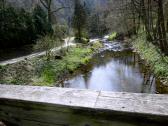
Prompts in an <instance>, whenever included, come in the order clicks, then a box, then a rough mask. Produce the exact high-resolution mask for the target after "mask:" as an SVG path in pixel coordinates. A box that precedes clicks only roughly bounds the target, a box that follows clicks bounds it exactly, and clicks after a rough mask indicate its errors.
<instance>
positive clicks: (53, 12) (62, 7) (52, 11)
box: [51, 7, 70, 13]
mask: <svg viewBox="0 0 168 126" xmlns="http://www.w3.org/2000/svg"><path fill="white" fill-rule="evenodd" d="M65 8H70V7H60V8H58V9H56V10H54V11H52V12H51V13H55V12H58V11H60V10H62V9H65Z"/></svg>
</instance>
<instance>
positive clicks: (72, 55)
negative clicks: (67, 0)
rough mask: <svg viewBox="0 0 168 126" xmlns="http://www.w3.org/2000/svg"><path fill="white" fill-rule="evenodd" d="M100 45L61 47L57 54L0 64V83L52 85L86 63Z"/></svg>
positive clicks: (98, 43)
mask: <svg viewBox="0 0 168 126" xmlns="http://www.w3.org/2000/svg"><path fill="white" fill-rule="evenodd" d="M101 47H102V44H101V43H100V42H96V43H94V44H90V45H89V44H88V45H82V44H80V45H78V46H77V47H71V48H69V49H68V51H67V49H62V50H61V51H60V52H59V57H56V56H57V55H58V53H57V55H52V58H51V59H50V61H47V60H46V57H45V56H43V57H40V58H34V59H30V60H25V61H21V62H18V63H15V64H10V65H6V66H0V83H4V84H18V85H34V86H36V85H38V86H54V85H56V84H57V83H59V82H60V81H63V80H64V79H65V78H66V77H67V76H69V75H70V74H72V73H73V72H74V71H75V70H76V69H77V68H79V67H81V66H82V65H84V64H86V63H87V62H88V61H89V60H90V59H91V58H92V55H93V54H94V53H95V52H96V51H97V50H98V49H99V48H101Z"/></svg>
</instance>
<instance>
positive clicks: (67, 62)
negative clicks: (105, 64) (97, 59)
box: [33, 47, 92, 86]
mask: <svg viewBox="0 0 168 126" xmlns="http://www.w3.org/2000/svg"><path fill="white" fill-rule="evenodd" d="M91 54H92V50H91V49H89V48H80V47H78V48H75V47H74V48H71V49H70V50H69V52H67V53H66V55H65V56H64V57H63V58H62V59H61V60H52V61H50V62H44V64H43V65H42V67H41V68H40V69H41V70H40V73H39V77H38V78H37V77H36V78H34V82H33V85H41V86H42V85H47V86H53V84H54V83H56V82H57V81H58V80H61V78H64V77H65V76H67V75H68V74H69V73H71V72H73V71H74V70H76V69H77V68H78V67H80V66H81V65H83V64H86V63H87V62H88V61H89V60H90V59H91Z"/></svg>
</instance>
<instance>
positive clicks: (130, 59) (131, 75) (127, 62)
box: [64, 51, 155, 93]
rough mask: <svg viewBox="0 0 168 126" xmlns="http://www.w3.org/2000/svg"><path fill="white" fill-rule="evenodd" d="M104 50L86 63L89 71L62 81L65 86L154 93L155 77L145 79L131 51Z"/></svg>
mask: <svg viewBox="0 0 168 126" xmlns="http://www.w3.org/2000/svg"><path fill="white" fill-rule="evenodd" d="M114 54H116V53H113V52H109V51H105V52H102V53H101V54H97V55H96V56H95V57H94V58H93V61H92V62H91V63H90V64H88V66H91V68H90V67H89V71H90V72H83V71H82V72H80V73H78V74H77V75H76V76H75V77H72V78H71V79H70V80H68V81H66V82H65V83H64V86H65V87H70V88H80V89H93V90H103V91H114V92H135V93H155V79H154V78H153V76H150V77H149V78H148V79H147V80H146V79H145V78H144V74H143V73H142V71H141V69H142V66H140V64H139V63H138V61H137V56H135V55H134V54H133V53H132V52H131V53H130V52H129V53H128V52H127V51H125V52H124V51H123V52H120V54H119V53H117V54H118V55H117V56H114ZM146 81H148V82H146Z"/></svg>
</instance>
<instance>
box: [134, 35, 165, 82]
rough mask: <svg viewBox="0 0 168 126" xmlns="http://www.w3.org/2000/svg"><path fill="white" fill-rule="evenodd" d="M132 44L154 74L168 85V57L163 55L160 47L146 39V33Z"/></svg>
mask: <svg viewBox="0 0 168 126" xmlns="http://www.w3.org/2000/svg"><path fill="white" fill-rule="evenodd" d="M132 44H133V46H134V48H135V49H136V50H137V51H138V52H139V54H140V56H141V57H142V58H144V59H145V60H146V61H147V63H148V64H149V65H150V66H151V69H152V70H153V72H154V74H155V75H156V76H157V77H158V78H160V80H161V81H162V82H163V84H165V85H168V57H167V56H161V54H160V53H159V50H158V48H157V47H155V46H154V45H153V44H151V43H149V42H147V41H146V37H145V35H142V36H141V37H138V38H135V41H134V42H133V43H132Z"/></svg>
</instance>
